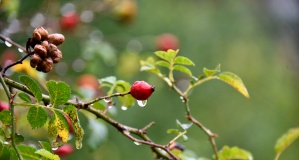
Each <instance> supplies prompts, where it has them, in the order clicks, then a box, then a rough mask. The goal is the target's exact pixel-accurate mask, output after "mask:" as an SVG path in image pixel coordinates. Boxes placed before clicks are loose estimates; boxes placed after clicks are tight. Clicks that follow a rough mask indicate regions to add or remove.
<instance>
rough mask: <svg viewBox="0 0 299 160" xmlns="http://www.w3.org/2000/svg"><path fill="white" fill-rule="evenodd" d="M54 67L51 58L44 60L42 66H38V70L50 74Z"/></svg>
mask: <svg viewBox="0 0 299 160" xmlns="http://www.w3.org/2000/svg"><path fill="white" fill-rule="evenodd" d="M52 67H53V61H52V59H51V58H46V59H44V60H43V61H42V62H41V63H40V64H38V65H37V67H36V70H38V71H42V72H45V73H47V72H50V71H51V70H52Z"/></svg>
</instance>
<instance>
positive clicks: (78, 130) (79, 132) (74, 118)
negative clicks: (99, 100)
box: [63, 106, 84, 149]
mask: <svg viewBox="0 0 299 160" xmlns="http://www.w3.org/2000/svg"><path fill="white" fill-rule="evenodd" d="M63 112H64V113H65V114H66V115H67V116H68V117H69V119H70V120H71V122H72V124H73V127H74V131H75V134H76V148H77V149H80V148H81V147H82V139H83V135H84V130H83V128H82V127H81V125H80V121H79V118H78V113H77V109H76V107H74V106H66V107H64V108H63Z"/></svg>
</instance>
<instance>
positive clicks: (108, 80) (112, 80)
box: [100, 76, 116, 84]
mask: <svg viewBox="0 0 299 160" xmlns="http://www.w3.org/2000/svg"><path fill="white" fill-rule="evenodd" d="M115 82H116V77H114V76H109V77H105V78H102V79H100V84H102V83H110V84H114V83H115Z"/></svg>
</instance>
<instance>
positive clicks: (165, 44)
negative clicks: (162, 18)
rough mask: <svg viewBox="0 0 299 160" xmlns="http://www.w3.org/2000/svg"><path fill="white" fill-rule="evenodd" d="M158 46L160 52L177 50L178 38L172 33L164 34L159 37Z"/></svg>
mask: <svg viewBox="0 0 299 160" xmlns="http://www.w3.org/2000/svg"><path fill="white" fill-rule="evenodd" d="M156 46H157V49H158V50H162V51H167V50H169V49H173V50H176V49H178V46H179V40H178V38H177V37H176V36H175V35H173V34H170V33H164V34H161V35H159V36H158V37H157V39H156Z"/></svg>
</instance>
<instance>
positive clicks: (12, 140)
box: [0, 75, 23, 160]
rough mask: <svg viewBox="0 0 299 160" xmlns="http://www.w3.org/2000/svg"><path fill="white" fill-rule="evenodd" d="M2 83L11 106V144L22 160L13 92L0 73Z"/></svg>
mask: <svg viewBox="0 0 299 160" xmlns="http://www.w3.org/2000/svg"><path fill="white" fill-rule="evenodd" d="M0 83H1V84H2V86H3V88H4V91H5V93H6V96H7V98H8V100H9V106H10V114H11V144H12V147H13V148H14V150H15V151H16V154H17V156H18V158H19V159H20V160H22V159H23V158H22V156H21V154H20V152H19V150H18V148H17V145H16V142H15V135H16V126H15V113H14V108H15V107H14V105H13V98H14V96H12V94H11V93H10V92H9V89H8V87H7V85H6V84H5V82H4V80H3V77H2V76H1V75H0Z"/></svg>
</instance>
